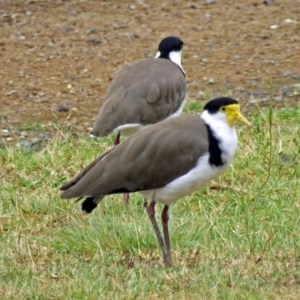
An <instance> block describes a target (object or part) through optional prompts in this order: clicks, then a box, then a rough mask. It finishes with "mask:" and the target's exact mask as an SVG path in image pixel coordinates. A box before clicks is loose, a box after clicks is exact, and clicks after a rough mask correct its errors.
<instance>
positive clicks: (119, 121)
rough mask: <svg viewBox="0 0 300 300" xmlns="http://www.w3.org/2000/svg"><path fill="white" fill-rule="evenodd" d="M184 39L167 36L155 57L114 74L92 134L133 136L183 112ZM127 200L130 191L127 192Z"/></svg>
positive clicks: (184, 92)
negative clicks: (182, 54)
mask: <svg viewBox="0 0 300 300" xmlns="http://www.w3.org/2000/svg"><path fill="white" fill-rule="evenodd" d="M182 47H183V41H182V40H181V39H180V38H178V37H173V36H170V37H167V38H164V39H163V40H162V41H161V42H160V43H159V45H158V52H157V54H156V57H155V58H150V59H146V60H142V61H139V62H136V63H134V64H132V65H129V66H126V67H124V68H123V69H121V70H120V71H119V72H118V73H117V74H116V75H115V77H114V79H113V81H112V83H111V85H110V87H109V88H108V92H107V94H106V96H105V99H104V101H103V105H102V108H101V110H100V112H99V115H98V116H97V118H96V122H95V124H94V127H93V129H92V132H91V134H92V136H96V137H104V136H107V135H108V134H110V133H112V132H113V131H114V132H116V133H117V136H116V138H115V141H114V144H115V145H117V144H119V142H120V136H121V135H123V136H129V135H132V134H133V133H135V132H136V131H138V130H139V129H141V128H142V127H144V126H147V125H150V124H155V123H157V122H160V121H162V120H164V119H168V118H172V117H176V116H179V115H180V114H181V112H182V110H183V107H184V100H185V94H186V79H185V72H184V70H183V68H182V65H181V50H182ZM123 198H124V202H125V203H127V202H128V199H129V195H128V194H127V193H125V194H124V197H123Z"/></svg>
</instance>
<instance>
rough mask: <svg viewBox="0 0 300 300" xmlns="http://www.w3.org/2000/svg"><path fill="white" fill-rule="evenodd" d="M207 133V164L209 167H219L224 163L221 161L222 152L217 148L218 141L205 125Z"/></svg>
mask: <svg viewBox="0 0 300 300" xmlns="http://www.w3.org/2000/svg"><path fill="white" fill-rule="evenodd" d="M205 125H206V128H207V133H208V152H209V160H208V161H209V163H210V165H211V166H215V167H220V166H223V165H224V163H223V161H222V150H221V149H220V146H219V140H218V139H217V138H216V137H215V136H214V134H213V132H212V130H211V128H210V127H209V125H207V124H205Z"/></svg>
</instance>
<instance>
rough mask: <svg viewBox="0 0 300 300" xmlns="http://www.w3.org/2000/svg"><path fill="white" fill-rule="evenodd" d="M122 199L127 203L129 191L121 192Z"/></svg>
mask: <svg viewBox="0 0 300 300" xmlns="http://www.w3.org/2000/svg"><path fill="white" fill-rule="evenodd" d="M123 200H124V203H125V204H128V201H129V193H124V194H123Z"/></svg>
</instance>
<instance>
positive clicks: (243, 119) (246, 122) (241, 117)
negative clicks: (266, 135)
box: [236, 113, 251, 126]
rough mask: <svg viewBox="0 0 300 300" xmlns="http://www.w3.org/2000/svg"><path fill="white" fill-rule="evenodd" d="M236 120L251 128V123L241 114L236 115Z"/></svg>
mask: <svg viewBox="0 0 300 300" xmlns="http://www.w3.org/2000/svg"><path fill="white" fill-rule="evenodd" d="M236 119H237V120H238V121H240V122H242V123H244V124H246V125H248V126H251V123H250V122H249V121H248V120H247V119H246V118H245V117H244V116H243V115H242V114H241V113H238V115H237V116H236Z"/></svg>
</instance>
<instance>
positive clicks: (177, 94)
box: [93, 58, 186, 136]
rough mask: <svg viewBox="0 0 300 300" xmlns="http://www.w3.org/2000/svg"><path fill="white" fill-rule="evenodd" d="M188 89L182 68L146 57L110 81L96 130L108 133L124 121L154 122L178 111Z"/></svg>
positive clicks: (126, 122)
mask: <svg viewBox="0 0 300 300" xmlns="http://www.w3.org/2000/svg"><path fill="white" fill-rule="evenodd" d="M185 93H186V80H185V77H184V74H183V73H182V71H181V70H180V68H179V67H178V66H177V65H176V64H174V63H173V62H171V61H170V60H167V59H155V58H153V59H147V60H144V61H140V62H137V63H135V64H133V65H130V66H127V67H125V68H123V69H122V70H121V71H119V72H118V73H117V75H116V76H115V78H114V79H113V82H112V83H111V85H110V87H109V89H108V92H107V95H106V97H105V100H104V104H103V106H102V108H101V110H100V113H99V115H98V117H97V119H96V122H95V125H94V128H93V134H94V135H95V136H106V135H108V134H109V133H111V132H112V131H113V130H114V129H115V128H117V127H118V126H121V125H124V124H132V123H139V124H143V125H146V124H154V123H157V122H159V121H162V120H164V119H166V118H167V117H168V116H169V115H171V114H173V113H175V112H176V111H177V110H178V109H179V107H180V106H181V104H182V102H183V100H184V98H185Z"/></svg>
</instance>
